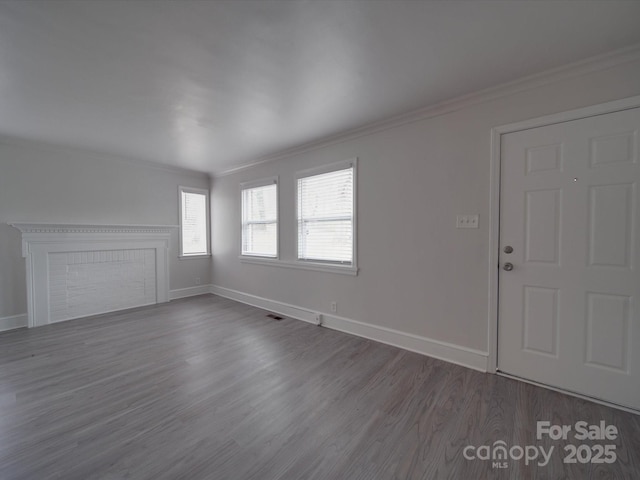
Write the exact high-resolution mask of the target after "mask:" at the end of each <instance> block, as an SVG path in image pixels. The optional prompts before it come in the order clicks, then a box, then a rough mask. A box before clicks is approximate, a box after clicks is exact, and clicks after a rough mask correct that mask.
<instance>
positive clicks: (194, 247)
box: [179, 187, 210, 257]
mask: <svg viewBox="0 0 640 480" xmlns="http://www.w3.org/2000/svg"><path fill="white" fill-rule="evenodd" d="M179 194H180V256H181V257H197V256H203V255H209V253H210V252H209V191H208V190H204V189H201V188H189V187H180V188H179Z"/></svg>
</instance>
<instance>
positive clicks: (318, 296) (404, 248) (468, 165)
mask: <svg viewBox="0 0 640 480" xmlns="http://www.w3.org/2000/svg"><path fill="white" fill-rule="evenodd" d="M638 94H640V61H634V62H631V63H626V64H624V65H618V66H615V67H612V68H609V69H606V70H601V71H598V72H595V73H589V74H584V75H582V76H578V77H574V78H570V79H564V80H560V81H556V82H555V83H551V84H547V85H544V86H538V87H536V88H532V89H529V90H527V91H523V92H520V93H515V94H512V95H509V96H503V97H500V98H497V99H493V100H490V101H486V102H484V103H480V104H476V105H473V106H468V107H466V108H463V109H461V110H458V111H455V112H453V113H448V114H444V115H441V116H437V117H434V118H430V119H425V120H420V121H416V122H414V123H410V124H406V125H403V126H400V127H396V128H393V129H389V130H385V131H382V132H379V133H374V134H370V135H368V136H364V137H360V138H356V139H353V140H347V141H344V142H342V143H338V144H334V145H330V146H327V147H324V148H320V149H316V150H312V151H307V152H305V153H302V154H299V155H295V156H293V157H289V158H285V159H280V160H278V161H275V162H270V163H266V164H261V165H258V166H256V167H253V168H250V169H248V170H244V171H241V172H238V173H235V174H231V175H227V176H221V177H217V178H215V179H213V181H212V218H213V236H212V239H213V254H214V258H213V273H212V280H213V284H214V285H217V286H220V287H224V288H229V289H233V290H238V291H241V292H245V293H248V294H252V295H257V296H260V297H265V298H268V299H272V300H275V301H279V302H285V303H288V304H292V305H296V306H300V307H303V308H307V309H311V310H315V311H320V312H325V313H328V312H330V302H331V301H337V303H338V315H339V316H342V317H346V318H349V319H353V320H357V321H360V322H365V323H368V324H373V325H378V326H383V327H387V328H391V329H396V330H399V331H402V332H406V333H409V334H414V335H419V336H423V337H427V338H430V339H433V340H436V341H440V342H448V343H451V344H454V345H458V346H461V347H466V348H470V349H475V350H480V351H487V350H488V338H487V336H488V252H489V225H488V216H489V174H490V171H489V162H490V131H491V128H492V127H494V126H498V125H503V124H507V123H511V122H516V121H521V120H525V119H528V118H534V117H539V116H542V115H547V114H551V113H555V112H560V111H564V110H569V109H574V108H579V107H583V106H588V105H592V104H596V103H601V102H605V101H610V100H615V99H620V98H624V97H627V96H632V95H638ZM352 157H358V158H359V165H358V168H359V171H358V176H359V178H358V207H359V210H358V223H359V225H358V228H359V230H358V235H359V237H358V238H359V242H358V253H359V258H358V264H359V267H360V273H359V275H358V276H357V277H349V276H343V275H336V274H331V273H323V272H315V271H301V270H292V269H285V268H278V267H273V266H263V265H252V264H246V263H241V262H240V261H239V259H238V255H239V250H240V229H239V225H240V194H239V183H241V182H245V181H249V180H252V179H259V178H263V177H269V176H272V175H279V176H280V202H281V212H280V213H281V217H280V222H281V223H280V234H281V237H280V238H281V256H282V258H283V259H285V260H293V259H294V257H295V231H296V227H295V212H294V194H295V182H294V173H295V172H296V171H298V170H301V169H306V168H310V167H313V166H317V165H322V164H325V163H331V162H335V161H340V160H346V159H348V158H352ZM465 213H478V214H480V228H479V229H478V230H461V229H456V228H455V219H456V215H457V214H465Z"/></svg>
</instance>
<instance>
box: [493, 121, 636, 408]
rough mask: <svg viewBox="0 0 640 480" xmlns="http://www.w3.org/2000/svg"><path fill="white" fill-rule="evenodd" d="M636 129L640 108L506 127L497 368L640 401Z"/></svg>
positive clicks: (607, 397)
mask: <svg viewBox="0 0 640 480" xmlns="http://www.w3.org/2000/svg"><path fill="white" fill-rule="evenodd" d="M639 130H640V108H634V109H628V110H625V111H620V112H616V113H608V114H602V115H595V116H591V117H588V118H583V119H579V120H573V121H566V122H562V123H556V124H553V125H548V126H541V127H536V128H530V129H526V130H521V131H516V132H513V133H506V134H503V135H501V145H500V151H501V177H500V266H501V267H503V266H504V264H505V263H506V262H510V263H512V264H513V265H514V268H513V270H512V271H509V272H507V271H505V270H504V269H502V268H501V270H500V273H499V288H500V292H499V299H500V300H499V304H498V316H499V323H498V369H499V370H500V371H502V372H505V373H508V374H511V375H514V376H518V377H521V378H524V379H528V380H532V381H535V382H539V383H542V384H546V385H550V386H553V387H557V388H561V389H564V390H568V391H572V392H576V393H579V394H583V395H587V396H591V397H595V398H598V399H601V400H604V401H607V402H611V403H614V404H617V405H621V406H623V407H627V408H631V409H636V410H640V306H639V304H638V296H639V295H640V258H639V256H638V253H640V252H638V241H639V239H640V197H639V195H638V191H637V190H638V188H639V187H638V183H639V182H640V164H639V162H638V145H637V143H638V131H639ZM506 246H512V247H513V249H514V250H513V253H511V254H506V253H504V251H503V249H504V247H506Z"/></svg>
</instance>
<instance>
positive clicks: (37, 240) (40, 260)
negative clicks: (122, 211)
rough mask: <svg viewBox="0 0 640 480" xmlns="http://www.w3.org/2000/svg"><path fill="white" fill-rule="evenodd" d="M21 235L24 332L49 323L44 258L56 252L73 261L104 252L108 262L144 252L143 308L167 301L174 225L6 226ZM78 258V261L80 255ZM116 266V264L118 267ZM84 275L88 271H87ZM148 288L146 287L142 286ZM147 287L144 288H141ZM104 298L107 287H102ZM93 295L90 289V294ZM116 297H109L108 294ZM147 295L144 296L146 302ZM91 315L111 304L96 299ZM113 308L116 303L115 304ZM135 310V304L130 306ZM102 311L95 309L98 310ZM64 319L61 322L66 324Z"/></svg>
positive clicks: (47, 267)
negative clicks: (149, 275)
mask: <svg viewBox="0 0 640 480" xmlns="http://www.w3.org/2000/svg"><path fill="white" fill-rule="evenodd" d="M10 225H11V226H13V227H15V228H17V229H18V230H20V232H21V234H22V256H23V257H25V258H26V267H27V302H28V304H27V313H28V325H29V327H36V326H40V325H46V324H49V323H52V322H53V321H60V320H59V319H55V318H52V311H51V310H52V308H54V307H55V306H52V304H51V300H50V299H51V295H50V293H51V292H50V291H49V290H50V284H51V282H50V279H49V275H50V274H51V271H52V269H53V266H51V265H50V259H53V258H54V257H55V256H56V255H57V257H56V259H57V260H60V255H59V254H61V253H66V254H75V255H77V256H78V258H93V257H94V256H97V255H98V254H99V253H106V254H108V255H107V256H108V257H109V258H113V259H114V260H115V259H116V258H120V259H122V258H128V257H129V256H130V255H131V252H140V251H145V252H146V255H147V257H148V258H150V259H151V260H150V262H152V263H153V264H152V265H151V271H152V272H153V270H155V292H151V293H152V294H153V293H155V294H154V295H153V299H152V301H151V302H150V301H149V300H146V303H162V302H167V301H169V245H170V239H171V234H172V233H173V232H174V231H175V229H176V228H178V227H177V226H175V225H97V224H59V223H21V222H16V223H10ZM83 255H84V256H83ZM121 263H122V262H121ZM87 270H91V269H90V268H89V269H87ZM147 284H148V282H147ZM147 288H149V287H147ZM103 290H104V295H109V294H110V292H109V288H108V287H107V288H104V289H103ZM94 293H95V290H94ZM113 294H116V293H114V292H112V295H113ZM148 296H149V295H147V297H148ZM95 303H96V309H97V310H96V311H94V312H92V313H91V314H93V313H105V312H107V311H109V308H110V306H112V305H114V302H113V301H110V300H109V299H104V301H102V303H101V300H100V299H98V300H96V301H95ZM116 303H117V302H116ZM136 306H137V305H136ZM101 308H102V309H103V310H100V309H101ZM70 318H74V317H68V318H64V319H70Z"/></svg>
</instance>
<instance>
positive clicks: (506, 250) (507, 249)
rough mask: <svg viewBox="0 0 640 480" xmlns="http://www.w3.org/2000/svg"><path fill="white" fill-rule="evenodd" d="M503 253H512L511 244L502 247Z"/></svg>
mask: <svg viewBox="0 0 640 480" xmlns="http://www.w3.org/2000/svg"><path fill="white" fill-rule="evenodd" d="M504 253H513V247H512V246H511V245H507V246H506V247H504Z"/></svg>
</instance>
